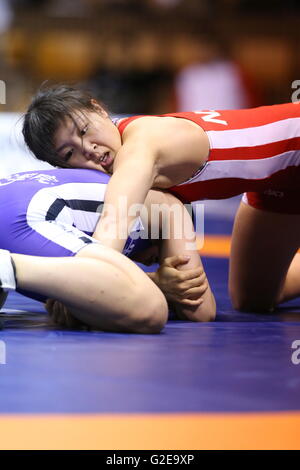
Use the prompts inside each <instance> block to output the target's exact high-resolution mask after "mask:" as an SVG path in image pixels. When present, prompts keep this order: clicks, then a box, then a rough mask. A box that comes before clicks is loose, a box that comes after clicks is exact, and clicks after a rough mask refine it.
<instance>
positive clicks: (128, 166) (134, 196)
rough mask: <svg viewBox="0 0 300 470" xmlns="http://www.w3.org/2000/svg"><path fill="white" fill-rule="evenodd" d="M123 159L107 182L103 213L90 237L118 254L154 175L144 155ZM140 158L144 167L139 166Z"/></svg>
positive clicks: (137, 214)
mask: <svg viewBox="0 0 300 470" xmlns="http://www.w3.org/2000/svg"><path fill="white" fill-rule="evenodd" d="M135 152H138V150H135ZM140 152H142V150H140ZM126 158H127V160H125V161H122V163H121V164H119V165H118V166H117V168H116V170H115V173H114V174H113V176H112V177H111V179H110V181H109V184H108V186H107V190H106V194H105V201H104V206H103V211H102V214H101V217H100V220H99V222H98V225H97V226H96V229H95V232H94V235H93V236H94V237H95V238H96V239H97V240H99V241H100V242H101V243H102V244H104V245H105V246H109V247H111V248H114V249H116V250H118V251H122V250H123V248H124V245H125V242H126V240H127V238H128V236H129V234H130V231H131V230H132V226H133V224H134V223H135V221H136V220H137V218H138V217H139V215H140V211H141V208H142V207H143V204H144V201H145V198H146V196H147V193H148V191H149V189H150V188H151V186H152V184H153V181H154V175H155V171H154V164H153V161H152V160H151V158H148V159H147V158H146V156H145V155H143V154H138V156H131V158H129V157H127V156H126ZM141 158H143V165H141V164H140V161H141ZM137 168H138V173H137Z"/></svg>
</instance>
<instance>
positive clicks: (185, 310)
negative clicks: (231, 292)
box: [172, 287, 216, 322]
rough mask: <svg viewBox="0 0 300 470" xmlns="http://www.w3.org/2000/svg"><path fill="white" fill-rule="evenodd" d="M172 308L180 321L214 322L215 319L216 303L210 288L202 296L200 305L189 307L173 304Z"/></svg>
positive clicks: (177, 303)
mask: <svg viewBox="0 0 300 470" xmlns="http://www.w3.org/2000/svg"><path fill="white" fill-rule="evenodd" d="M172 306H173V308H174V313H175V314H176V315H177V316H178V318H179V319H180V320H189V321H196V322H208V321H214V320H215V318H216V301H215V298H214V295H213V293H212V291H211V289H210V287H208V289H207V291H206V292H205V294H204V295H203V297H202V302H201V304H200V305H194V306H189V305H185V304H182V303H179V302H176V303H175V302H174V303H173V304H172Z"/></svg>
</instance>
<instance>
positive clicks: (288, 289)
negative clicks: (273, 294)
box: [278, 253, 300, 303]
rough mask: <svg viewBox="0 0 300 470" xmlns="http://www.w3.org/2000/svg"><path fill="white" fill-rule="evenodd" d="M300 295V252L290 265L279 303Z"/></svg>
mask: <svg viewBox="0 0 300 470" xmlns="http://www.w3.org/2000/svg"><path fill="white" fill-rule="evenodd" d="M295 297H300V254H299V253H298V254H296V255H295V256H294V259H293V261H292V262H291V265H290V267H289V270H288V273H287V276H286V279H285V282H284V285H283V288H282V290H281V292H280V296H279V298H278V303H281V302H285V301H287V300H291V299H294V298H295Z"/></svg>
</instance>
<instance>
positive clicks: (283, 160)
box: [178, 150, 300, 186]
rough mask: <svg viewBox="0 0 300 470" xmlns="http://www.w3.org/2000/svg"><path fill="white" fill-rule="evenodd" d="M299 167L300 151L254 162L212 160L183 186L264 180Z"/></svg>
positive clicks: (254, 160)
mask: <svg viewBox="0 0 300 470" xmlns="http://www.w3.org/2000/svg"><path fill="white" fill-rule="evenodd" d="M299 165H300V150H294V151H290V152H284V153H281V154H278V155H275V157H268V158H260V159H253V160H210V161H208V162H207V163H206V164H205V166H204V168H203V169H202V170H201V171H200V172H199V173H198V174H196V175H195V176H194V177H193V178H191V179H189V180H188V181H187V182H184V183H181V185H183V184H189V183H196V182H198V181H209V180H216V179H223V178H242V179H249V180H255V179H264V178H268V177H270V176H272V174H274V173H277V171H279V170H284V169H286V168H288V167H289V166H299ZM178 186H180V185H178Z"/></svg>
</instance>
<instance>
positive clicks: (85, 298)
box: [12, 244, 167, 333]
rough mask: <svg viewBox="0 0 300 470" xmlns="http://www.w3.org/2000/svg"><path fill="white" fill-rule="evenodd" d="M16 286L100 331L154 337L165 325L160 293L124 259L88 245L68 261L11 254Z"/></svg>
mask: <svg viewBox="0 0 300 470" xmlns="http://www.w3.org/2000/svg"><path fill="white" fill-rule="evenodd" d="M12 258H13V260H14V263H15V266H16V276H17V284H18V287H20V288H22V289H25V290H28V291H33V292H37V293H39V294H42V295H45V296H47V297H49V298H55V299H57V300H59V301H61V302H63V303H64V304H65V305H66V306H67V307H68V308H69V309H70V310H71V312H72V314H73V315H74V316H75V317H76V318H77V319H79V320H80V321H82V322H83V323H85V324H87V325H89V326H91V327H94V328H100V329H103V330H109V331H124V332H125V331H126V332H133V333H158V332H159V331H160V330H161V329H162V328H163V326H164V324H165V322H166V320H167V304H166V301H165V298H164V296H163V294H162V292H161V291H160V290H159V289H158V287H156V286H155V285H154V283H153V282H152V281H151V280H150V279H149V278H148V277H147V276H146V274H145V273H144V272H143V271H142V270H141V269H139V268H138V267H137V266H135V265H134V263H133V262H132V261H130V260H129V259H127V258H125V256H123V255H121V254H120V253H117V252H116V251H114V250H111V249H109V248H103V247H101V246H100V245H96V244H95V245H89V246H88V247H86V248H84V249H82V250H81V251H80V253H79V254H78V255H77V256H76V257H74V258H45V257H36V256H25V255H19V254H12Z"/></svg>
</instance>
